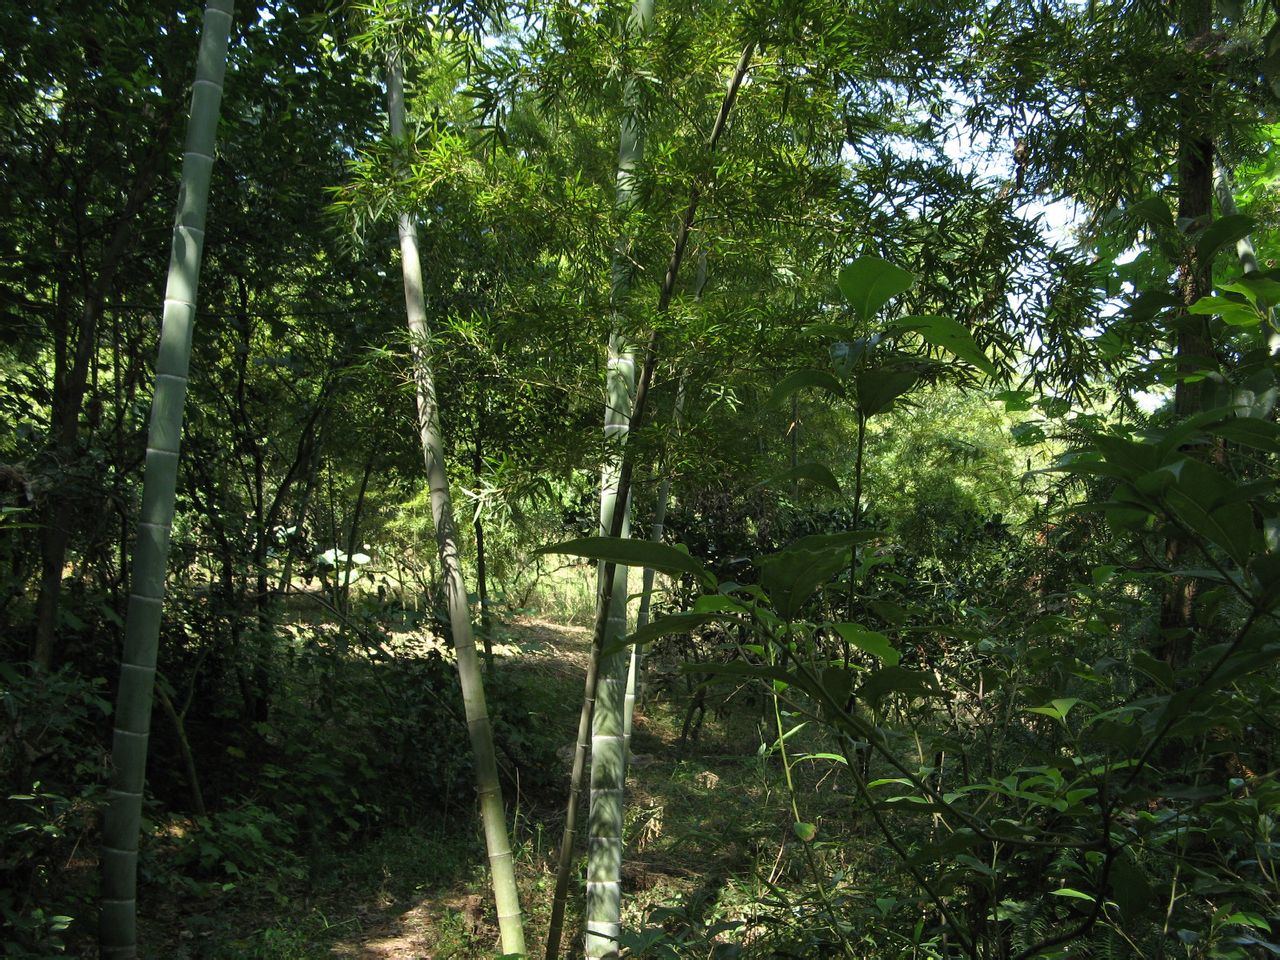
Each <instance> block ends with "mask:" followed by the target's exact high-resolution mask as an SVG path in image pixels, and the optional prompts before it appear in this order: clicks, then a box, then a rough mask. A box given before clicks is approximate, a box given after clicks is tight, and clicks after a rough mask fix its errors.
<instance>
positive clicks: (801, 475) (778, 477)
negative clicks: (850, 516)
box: [760, 463, 843, 494]
mask: <svg viewBox="0 0 1280 960" xmlns="http://www.w3.org/2000/svg"><path fill="white" fill-rule="evenodd" d="M793 480H808V481H809V482H810V483H816V484H817V485H818V486H820V487H826V489H828V490H830V491H831V492H833V493H837V494H839V493H842V492H843V491H841V489H840V481H839V480H837V479H836V475H835V474H834V473H832V472H831V469H830V468H829V467H827V466H826V465H825V464H821V463H799V464H796V465H795V466H794V467H792V468H791V469H790V470H783V471H782V473H779V474H775V475H774V476H772V477H770V478H769V479H768V480H765V481H763V482H762V483H761V484H760V486H762V487H775V486H777V485H779V484H782V483H790V482H791V481H793Z"/></svg>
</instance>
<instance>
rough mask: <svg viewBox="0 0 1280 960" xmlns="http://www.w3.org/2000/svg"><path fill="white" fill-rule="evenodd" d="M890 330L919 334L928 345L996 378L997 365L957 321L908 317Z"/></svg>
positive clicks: (932, 317) (948, 318)
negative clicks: (944, 351)
mask: <svg viewBox="0 0 1280 960" xmlns="http://www.w3.org/2000/svg"><path fill="white" fill-rule="evenodd" d="M890 329H891V330H900V331H904V332H911V333H918V334H919V335H920V336H921V337H922V338H923V339H924V341H925V342H926V343H928V344H930V345H932V346H935V347H940V348H941V349H943V350H946V351H947V352H948V353H950V354H952V355H953V356H956V357H959V358H960V359H961V360H963V361H965V362H966V363H971V364H973V365H974V366H975V367H977V368H978V369H979V370H981V371H982V372H983V373H985V374H986V375H987V376H989V377H995V376H996V365H995V364H994V363H992V362H991V360H990V358H988V357H987V355H986V354H985V353H983V352H982V348H981V347H979V346H978V344H977V342H976V341H975V340H974V339H973V335H972V334H971V333H970V332H969V331H968V330H966V329H965V328H964V326H963V325H962V324H961V323H960V322H959V321H957V320H952V319H951V318H950V317H940V316H936V315H930V316H924V317H906V318H904V319H902V320H899V321H898V322H897V323H895V324H893V325H892V326H891V327H890Z"/></svg>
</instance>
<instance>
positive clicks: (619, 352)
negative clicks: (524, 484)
mask: <svg viewBox="0 0 1280 960" xmlns="http://www.w3.org/2000/svg"><path fill="white" fill-rule="evenodd" d="M652 22H653V0H633V3H632V6H631V15H630V18H629V20H628V23H627V30H628V34H629V36H631V37H636V38H641V37H643V36H644V35H645V33H647V32H648V29H649V25H650V24H651V23H652ZM635 83H636V81H635V78H634V77H628V78H627V80H626V84H625V86H624V89H623V105H622V106H623V116H622V121H621V129H620V131H619V139H618V167H617V180H616V188H615V194H614V207H615V209H616V210H617V211H618V214H619V218H620V219H622V220H623V221H624V222H625V219H626V216H627V214H628V213H629V212H630V211H631V208H632V207H633V206H634V204H635V188H636V167H637V166H638V165H639V163H640V161H641V159H642V158H643V156H644V129H643V127H642V126H641V124H640V122H639V120H638V118H637V117H636V115H635V103H636V90H635ZM628 242H629V241H628V237H627V235H626V231H625V229H624V231H623V232H622V233H621V234H620V235H619V237H618V241H617V245H616V247H615V249H614V254H613V263H612V277H611V279H612V285H611V289H610V302H611V306H612V310H613V317H612V329H611V331H610V334H609V346H608V350H609V354H608V368H607V371H606V374H605V393H606V402H605V412H604V448H605V449H604V452H605V459H604V466H603V467H602V469H601V476H600V532H601V534H602V535H603V536H608V535H609V533H610V531H612V530H613V529H614V527H615V526H617V527H619V529H620V530H621V531H622V536H628V535H629V532H630V530H629V527H630V516H629V514H630V506H631V503H630V498H629V497H628V496H626V495H625V494H623V495H622V496H621V498H620V497H619V489H618V487H619V480H620V477H621V460H622V451H623V449H624V447H625V445H626V442H627V435H628V433H629V431H630V425H631V413H632V402H633V399H634V397H635V390H636V350H635V344H634V343H632V342H631V341H630V339H629V338H628V337H627V335H626V334H625V332H624V329H623V327H624V324H623V318H622V315H621V312H620V303H621V301H622V299H623V297H624V296H625V294H626V291H627V288H628V286H629V285H630V271H629V269H628V265H627V247H628ZM617 512H621V513H622V517H621V520H622V523H621V524H620V525H619V524H616V523H615V520H614V515H615V513H617ZM610 574H611V582H608V583H606V582H605V577H606V576H607V575H610ZM599 589H600V596H601V597H602V598H604V597H608V598H609V602H608V606H607V607H606V608H605V609H606V610H607V615H606V623H605V632H604V636H605V638H606V641H605V645H606V646H607V645H608V644H609V643H611V642H612V641H615V640H618V639H621V638H622V637H623V636H625V635H626V632H627V568H626V567H623V566H615V567H610V568H607V569H606V568H605V567H604V566H602V567H601V571H600V588H599ZM626 663H627V658H626V657H625V656H624V655H623V654H622V653H621V652H618V653H611V654H609V655H607V656H600V657H599V662H598V663H597V664H596V668H597V669H596V675H595V677H594V684H593V685H594V687H595V689H594V690H593V691H592V692H591V694H589V695H588V696H587V698H586V699H588V700H593V701H594V707H593V709H592V710H591V792H590V809H591V813H590V826H589V829H588V838H587V908H586V917H587V932H586V943H585V955H586V957H587V960H598V958H600V957H605V956H608V955H610V954H612V953H615V952H616V951H617V947H618V935H619V933H620V931H621V926H620V922H619V918H620V916H621V912H622V900H621V890H622V883H621V877H622V792H623V781H624V778H625V775H624V773H623V769H624V766H625V764H626V754H625V750H624V747H623V713H624V701H625V699H626V686H627V676H626ZM571 789H572V788H571ZM570 802H573V801H572V800H571V801H570Z"/></svg>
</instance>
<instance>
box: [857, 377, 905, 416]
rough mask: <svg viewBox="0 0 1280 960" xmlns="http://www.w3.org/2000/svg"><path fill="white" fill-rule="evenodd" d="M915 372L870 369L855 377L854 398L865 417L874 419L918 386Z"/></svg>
mask: <svg viewBox="0 0 1280 960" xmlns="http://www.w3.org/2000/svg"><path fill="white" fill-rule="evenodd" d="M918 379H919V376H918V375H917V374H916V372H915V371H914V370H892V369H885V368H869V369H863V370H859V371H858V372H857V373H855V374H854V376H853V388H854V396H855V400H856V401H857V404H858V408H859V409H860V410H861V411H862V413H863V415H864V416H867V417H874V416H875V415H876V414H878V413H884V412H885V411H886V410H888V409H889V408H890V407H892V406H893V403H894V401H895V400H897V399H898V398H899V397H900V396H902V395H903V394H904V393H906V392H907V391H908V390H910V389H911V388H912V387H914V386H915V385H916V381H917V380H918Z"/></svg>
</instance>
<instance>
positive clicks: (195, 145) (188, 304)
mask: <svg viewBox="0 0 1280 960" xmlns="http://www.w3.org/2000/svg"><path fill="white" fill-rule="evenodd" d="M231 11H232V2H231V0H208V3H207V4H206V6H205V12H204V23H203V26H202V28H201V31H200V52H199V55H198V59H197V61H196V80H195V84H194V88H193V91H192V94H191V115H190V121H189V122H188V125H187V142H186V147H185V150H184V152H183V159H182V186H181V188H180V189H179V191H178V213H177V217H176V220H175V223H174V228H173V251H172V254H171V256H170V259H169V279H168V284H167V286H166V289H165V298H164V323H163V326H162V327H161V331H160V355H159V359H157V361H156V388H155V395H154V397H153V398H152V404H151V424H150V427H149V429H148V433H147V459H146V470H145V475H144V479H143V487H142V510H141V513H140V515H139V519H138V539H137V544H136V546H135V548H134V561H133V586H132V590H131V592H130V595H129V608H128V612H127V615H126V618H125V640H124V654H123V656H122V657H121V661H120V687H119V690H118V692H117V695H116V709H115V735H114V738H113V742H112V748H111V785H110V787H109V788H108V790H107V804H108V805H107V811H106V817H105V820H104V823H103V827H102V870H103V884H102V913H101V917H100V934H99V944H100V952H101V955H102V957H103V958H104V960H116V958H133V957H136V956H137V954H138V931H137V880H138V870H137V868H138V832H139V826H140V822H141V816H142V790H143V783H144V780H145V777H146V767H147V741H148V737H149V734H150V730H151V703H152V692H153V688H154V685H155V671H156V648H157V647H158V645H159V638H160V615H161V611H162V608H163V604H164V586H165V572H166V567H167V564H168V556H169V530H170V527H171V525H172V523H173V509H174V500H175V496H176V486H177V476H178V447H179V444H180V441H181V437H182V407H183V403H184V402H185V400H186V394H187V374H188V367H189V364H190V359H191V335H192V331H193V328H194V324H195V303H196V292H197V288H198V286H199V278H200V260H201V255H202V254H203V252H204V224H205V213H206V211H207V209H208V200H209V181H210V178H211V176H212V172H213V153H214V135H215V133H216V132H217V126H218V109H219V106H220V104H221V100H222V77H223V73H224V71H225V69H226V60H227V58H226V53H227V37H228V35H229V32H230V30H231Z"/></svg>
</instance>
